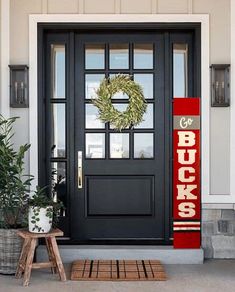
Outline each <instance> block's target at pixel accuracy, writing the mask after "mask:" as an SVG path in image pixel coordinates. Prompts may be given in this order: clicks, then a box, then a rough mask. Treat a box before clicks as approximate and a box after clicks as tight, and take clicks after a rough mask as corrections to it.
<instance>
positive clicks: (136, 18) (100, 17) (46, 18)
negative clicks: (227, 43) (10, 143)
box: [29, 14, 210, 203]
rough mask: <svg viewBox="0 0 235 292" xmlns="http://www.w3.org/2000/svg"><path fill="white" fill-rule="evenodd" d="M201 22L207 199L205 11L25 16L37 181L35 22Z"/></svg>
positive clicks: (32, 170)
mask: <svg viewBox="0 0 235 292" xmlns="http://www.w3.org/2000/svg"><path fill="white" fill-rule="evenodd" d="M86 22H90V23H97V22H99V23H109V22H111V23H115V22H116V23H121V22H128V23H131V22H138V23H146V22H148V23H151V22H152V23H153V22H155V23H171V22H172V23H184V22H188V23H190V22H191V23H201V60H203V61H202V64H201V88H202V93H201V101H202V104H201V111H202V112H201V115H202V118H201V119H202V129H201V137H202V149H201V155H202V167H201V171H202V180H201V185H202V202H203V203H207V202H209V201H210V196H209V191H210V189H209V185H210V184H209V180H210V168H209V157H210V155H209V154H210V153H209V150H210V146H209V145H210V135H209V121H210V111H209V109H210V102H209V100H210V98H209V96H210V91H209V89H210V83H209V82H210V78H209V15H208V14H77V15H75V14H32V15H29V96H30V107H29V121H30V124H29V132H30V134H29V136H30V144H31V148H30V173H31V174H32V175H34V177H35V180H34V181H33V184H34V186H33V187H35V185H36V184H37V182H38V133H37V129H38V124H37V123H38V117H37V113H38V111H37V94H38V90H37V47H38V44H37V26H38V23H86Z"/></svg>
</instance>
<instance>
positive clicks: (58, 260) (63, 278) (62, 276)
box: [50, 237, 66, 281]
mask: <svg viewBox="0 0 235 292" xmlns="http://www.w3.org/2000/svg"><path fill="white" fill-rule="evenodd" d="M50 241H51V245H52V251H53V256H54V257H55V260H56V266H57V269H58V272H59V275H60V279H61V281H66V275H65V271H64V266H63V263H62V261H61V257H60V252H59V249H58V246H57V242H56V239H55V237H51V238H50Z"/></svg>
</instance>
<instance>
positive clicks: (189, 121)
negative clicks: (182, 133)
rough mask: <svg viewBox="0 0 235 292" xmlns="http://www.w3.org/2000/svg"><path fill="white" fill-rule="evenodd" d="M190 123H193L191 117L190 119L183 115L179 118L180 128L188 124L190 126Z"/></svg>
mask: <svg viewBox="0 0 235 292" xmlns="http://www.w3.org/2000/svg"><path fill="white" fill-rule="evenodd" d="M192 123H193V119H191V118H187V119H186V118H185V117H183V118H181V119H180V127H181V128H182V129H186V128H188V126H191V125H192Z"/></svg>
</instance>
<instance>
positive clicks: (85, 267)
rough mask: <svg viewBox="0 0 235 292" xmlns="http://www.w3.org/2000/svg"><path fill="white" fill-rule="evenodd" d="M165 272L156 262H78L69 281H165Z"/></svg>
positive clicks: (159, 263)
mask: <svg viewBox="0 0 235 292" xmlns="http://www.w3.org/2000/svg"><path fill="white" fill-rule="evenodd" d="M166 279H167V276H166V273H165V270H164V267H163V265H162V264H161V262H160V261H157V260H137V261H135V260H126V261H125V260H94V261H92V260H78V261H75V262H73V264H72V270H71V280H75V281H76V280H77V281H165V280H166Z"/></svg>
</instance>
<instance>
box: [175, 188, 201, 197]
mask: <svg viewBox="0 0 235 292" xmlns="http://www.w3.org/2000/svg"><path fill="white" fill-rule="evenodd" d="M176 187H177V189H178V195H177V200H185V199H186V200H196V199H197V196H195V195H194V194H192V191H193V190H195V189H196V188H197V185H177V186H176Z"/></svg>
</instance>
